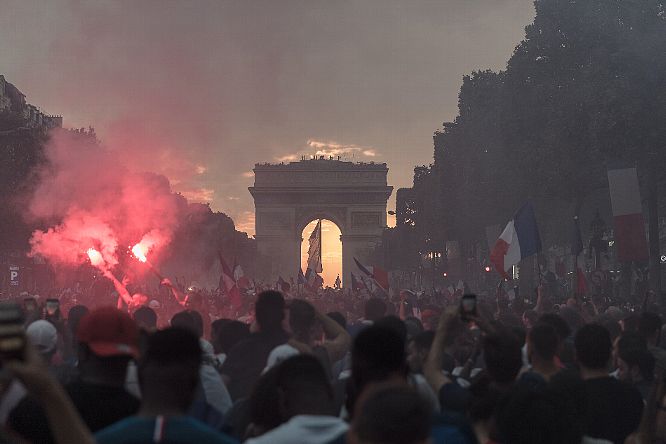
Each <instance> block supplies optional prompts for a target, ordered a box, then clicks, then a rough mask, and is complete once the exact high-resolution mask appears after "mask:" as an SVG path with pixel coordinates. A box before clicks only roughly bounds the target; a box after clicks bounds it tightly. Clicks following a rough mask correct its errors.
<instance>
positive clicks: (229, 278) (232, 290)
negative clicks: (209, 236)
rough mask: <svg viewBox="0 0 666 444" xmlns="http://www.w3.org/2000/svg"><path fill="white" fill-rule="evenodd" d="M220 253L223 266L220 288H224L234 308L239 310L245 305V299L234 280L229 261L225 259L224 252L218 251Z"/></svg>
mask: <svg viewBox="0 0 666 444" xmlns="http://www.w3.org/2000/svg"><path fill="white" fill-rule="evenodd" d="M218 255H219V258H220V265H221V266H222V275H221V276H220V289H222V290H224V293H225V294H226V295H227V297H228V298H229V303H230V304H231V306H232V308H233V309H234V310H238V309H240V307H241V306H242V305H243V299H242V298H241V294H240V290H239V289H238V285H236V281H235V280H234V273H233V271H231V268H229V265H228V264H227V261H225V260H224V257H223V256H222V253H218Z"/></svg>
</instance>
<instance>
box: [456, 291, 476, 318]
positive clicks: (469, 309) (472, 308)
mask: <svg viewBox="0 0 666 444" xmlns="http://www.w3.org/2000/svg"><path fill="white" fill-rule="evenodd" d="M475 316H476V295H475V294H464V295H463V297H462V299H460V318H461V319H462V320H463V321H466V322H467V321H470V320H471V319H472V318H473V317H475Z"/></svg>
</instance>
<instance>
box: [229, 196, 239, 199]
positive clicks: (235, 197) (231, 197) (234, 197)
mask: <svg viewBox="0 0 666 444" xmlns="http://www.w3.org/2000/svg"><path fill="white" fill-rule="evenodd" d="M227 199H228V200H240V197H238V196H227Z"/></svg>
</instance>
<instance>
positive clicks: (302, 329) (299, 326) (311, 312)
mask: <svg viewBox="0 0 666 444" xmlns="http://www.w3.org/2000/svg"><path fill="white" fill-rule="evenodd" d="M314 325H315V309H314V307H313V306H312V304H310V303H309V302H307V301H304V300H302V299H294V300H292V301H291V303H290V304H289V328H290V329H291V332H292V334H293V335H294V338H295V339H296V340H298V341H300V342H303V343H305V344H308V343H309V342H310V339H311V335H312V329H313V327H314Z"/></svg>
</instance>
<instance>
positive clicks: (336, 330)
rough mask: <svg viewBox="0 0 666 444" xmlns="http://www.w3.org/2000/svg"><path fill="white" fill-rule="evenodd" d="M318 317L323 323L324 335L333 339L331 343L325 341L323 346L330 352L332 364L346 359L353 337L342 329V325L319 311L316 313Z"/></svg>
mask: <svg viewBox="0 0 666 444" xmlns="http://www.w3.org/2000/svg"><path fill="white" fill-rule="evenodd" d="M316 317H317V319H318V320H319V322H321V325H322V327H323V328H324V333H326V335H327V336H329V337H332V338H333V339H331V340H329V341H325V342H324V343H323V344H322V346H323V347H324V348H325V349H326V351H327V352H328V356H329V358H331V362H337V361H339V360H340V359H342V358H344V356H345V354H346V353H347V351H348V350H349V346H350V345H351V337H350V336H349V333H347V330H345V329H344V328H342V326H341V325H340V324H338V323H337V322H335V321H334V320H333V319H331V318H329V317H328V316H326V315H325V314H323V313H321V312H320V311H319V310H317V311H316Z"/></svg>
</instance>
